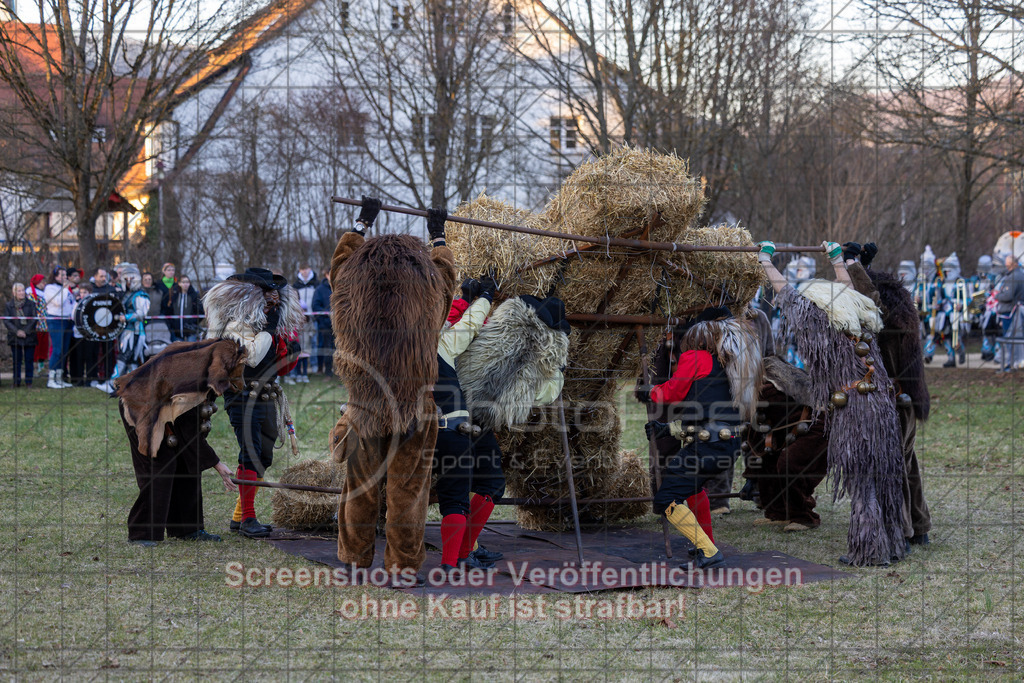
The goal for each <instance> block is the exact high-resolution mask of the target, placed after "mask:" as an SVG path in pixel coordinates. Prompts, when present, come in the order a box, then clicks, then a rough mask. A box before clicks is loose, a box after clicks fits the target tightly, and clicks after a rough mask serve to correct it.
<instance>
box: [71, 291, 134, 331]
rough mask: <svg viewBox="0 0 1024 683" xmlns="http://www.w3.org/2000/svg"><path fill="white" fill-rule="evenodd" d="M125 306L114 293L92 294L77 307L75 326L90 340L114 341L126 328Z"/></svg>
mask: <svg viewBox="0 0 1024 683" xmlns="http://www.w3.org/2000/svg"><path fill="white" fill-rule="evenodd" d="M123 315H124V306H122V305H121V300H120V299H119V298H117V296H116V295H114V294H90V295H89V296H87V297H85V298H84V299H82V300H81V301H79V302H78V306H76V307H75V327H77V328H78V330H79V332H81V333H82V337H83V338H84V339H88V340H89V341H113V340H114V339H117V335H119V334H121V331H122V330H123V329H124V325H125V323H124V320H123V319H122V316H123Z"/></svg>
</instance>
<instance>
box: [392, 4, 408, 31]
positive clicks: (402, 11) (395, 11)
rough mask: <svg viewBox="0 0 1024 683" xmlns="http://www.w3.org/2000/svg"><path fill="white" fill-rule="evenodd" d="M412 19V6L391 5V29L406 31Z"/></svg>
mask: <svg viewBox="0 0 1024 683" xmlns="http://www.w3.org/2000/svg"><path fill="white" fill-rule="evenodd" d="M411 19H412V7H410V6H409V5H401V6H399V5H395V4H393V5H391V30H392V31H402V30H405V31H408V30H409V29H410V28H411V27H410V25H409V22H410V21H411Z"/></svg>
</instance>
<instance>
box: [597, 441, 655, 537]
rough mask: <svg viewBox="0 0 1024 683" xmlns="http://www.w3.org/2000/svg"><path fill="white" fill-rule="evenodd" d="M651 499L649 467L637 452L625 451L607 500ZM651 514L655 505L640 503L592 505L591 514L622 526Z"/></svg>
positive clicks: (606, 495) (607, 494)
mask: <svg viewBox="0 0 1024 683" xmlns="http://www.w3.org/2000/svg"><path fill="white" fill-rule="evenodd" d="M650 495H651V473H650V470H648V468H647V463H646V462H645V461H642V460H641V459H640V456H639V454H638V453H637V452H636V450H633V449H631V450H628V451H623V452H622V454H621V456H620V463H619V471H618V472H616V474H615V477H614V479H613V480H612V484H611V487H610V488H609V489H608V491H607V493H606V494H605V496H604V497H606V498H647V497H648V496H650ZM650 511H651V504H650V503H645V502H637V503H605V504H598V505H590V506H588V507H587V512H589V513H590V514H593V515H594V516H596V517H599V518H601V519H603V520H604V521H605V522H622V521H626V520H630V519H636V518H637V517H642V516H643V515H646V514H647V513H649V512H650Z"/></svg>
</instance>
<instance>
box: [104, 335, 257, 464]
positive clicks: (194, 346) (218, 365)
mask: <svg viewBox="0 0 1024 683" xmlns="http://www.w3.org/2000/svg"><path fill="white" fill-rule="evenodd" d="M244 361H245V351H243V350H242V348H241V347H240V346H239V345H238V344H236V343H235V342H233V341H229V340H226V339H206V340H203V341H198V342H177V343H175V344H171V345H170V346H168V347H167V348H166V349H164V350H163V351H161V352H160V353H158V354H157V355H155V356H153V357H152V358H150V359H149V360H148V361H146V362H145V363H144V364H143V365H141V366H140V367H139V368H137V369H136V370H134V371H132V372H130V373H128V374H127V375H124V376H123V377H119V378H117V379H116V380H114V386H115V387H116V391H115V392H114V395H115V396H117V397H118V399H120V401H121V407H122V408H123V410H124V420H125V422H126V423H128V425H129V426H131V427H134V428H135V432H136V433H137V434H138V436H139V452H140V453H141V454H142V455H149V456H152V457H156V454H157V451H159V450H160V444H161V443H162V442H163V440H164V431H165V429H166V426H167V424H168V423H170V422H174V421H175V420H176V419H177V418H178V417H179V416H181V415H182V414H184V413H186V412H188V411H189V410H191V409H192V408H195V407H196V406H198V405H199V404H201V403H203V402H204V401H206V399H207V396H209V395H210V394H211V393H212V394H214V395H216V396H220V395H221V394H223V393H224V391H225V390H227V389H228V388H229V387H233V388H235V389H237V390H239V391H240V390H241V388H242V366H243V364H244Z"/></svg>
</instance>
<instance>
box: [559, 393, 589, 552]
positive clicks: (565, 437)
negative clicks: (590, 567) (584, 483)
mask: <svg viewBox="0 0 1024 683" xmlns="http://www.w3.org/2000/svg"><path fill="white" fill-rule="evenodd" d="M558 421H559V423H560V426H561V428H562V450H563V451H565V476H566V477H567V478H568V480H569V507H570V508H571V509H572V524H573V529H574V530H575V532H576V555H577V556H578V557H579V560H580V564H581V565H582V564H583V536H582V535H581V534H580V509H579V507H578V506H577V504H576V482H575V480H574V479H573V476H572V456H571V455H570V453H569V434H568V428H567V427H566V424H565V404H564V403H563V402H562V394H561V393H559V394H558Z"/></svg>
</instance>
